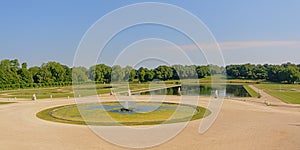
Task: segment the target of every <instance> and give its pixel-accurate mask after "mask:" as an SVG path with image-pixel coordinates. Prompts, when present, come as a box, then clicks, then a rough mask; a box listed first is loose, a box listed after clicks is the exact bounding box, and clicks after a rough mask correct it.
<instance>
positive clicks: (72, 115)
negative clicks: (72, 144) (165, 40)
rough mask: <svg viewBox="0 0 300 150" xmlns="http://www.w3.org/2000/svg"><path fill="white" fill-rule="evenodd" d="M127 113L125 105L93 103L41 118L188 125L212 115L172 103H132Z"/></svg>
mask: <svg viewBox="0 0 300 150" xmlns="http://www.w3.org/2000/svg"><path fill="white" fill-rule="evenodd" d="M126 109H128V110H126V111H125V110H124V105H123V104H122V102H103V103H89V104H78V105H66V106H60V107H54V108H50V109H46V110H43V111H41V112H39V113H38V114H37V116H38V117H39V118H41V119H45V120H51V121H56V122H63V123H72V124H88V125H105V126H119V125H153V124H162V123H176V122H186V121H190V120H195V119H200V118H203V117H206V116H207V115H209V114H210V111H209V110H207V109H205V108H203V107H200V106H194V105H187V104H178V103H169V102H163V103H159V102H129V108H126ZM45 116H46V117H45Z"/></svg>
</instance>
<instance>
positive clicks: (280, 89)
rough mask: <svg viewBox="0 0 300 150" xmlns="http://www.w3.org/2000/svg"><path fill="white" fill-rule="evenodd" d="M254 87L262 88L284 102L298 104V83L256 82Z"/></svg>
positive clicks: (299, 98)
mask: <svg viewBox="0 0 300 150" xmlns="http://www.w3.org/2000/svg"><path fill="white" fill-rule="evenodd" d="M255 87H257V88H259V89H262V90H264V91H265V92H267V93H268V94H270V95H272V96H274V97H276V98H278V99H280V100H282V101H283V102H285V103H290V104H300V85H299V84H276V83H265V84H256V85H255Z"/></svg>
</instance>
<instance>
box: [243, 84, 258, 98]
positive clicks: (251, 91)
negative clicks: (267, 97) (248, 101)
mask: <svg viewBox="0 0 300 150" xmlns="http://www.w3.org/2000/svg"><path fill="white" fill-rule="evenodd" d="M243 87H244V88H245V90H246V91H247V92H248V93H249V94H250V96H251V97H258V93H257V92H256V91H254V90H253V89H251V88H250V87H249V86H248V85H246V84H245V85H243Z"/></svg>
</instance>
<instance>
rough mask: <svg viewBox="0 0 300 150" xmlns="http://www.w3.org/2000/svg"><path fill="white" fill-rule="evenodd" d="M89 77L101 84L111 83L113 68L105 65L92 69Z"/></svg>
mask: <svg viewBox="0 0 300 150" xmlns="http://www.w3.org/2000/svg"><path fill="white" fill-rule="evenodd" d="M88 77H89V79H91V80H94V81H96V82H99V83H104V82H105V83H109V82H110V80H111V68H110V67H109V66H106V65H105V64H98V65H94V66H92V67H90V69H89V72H88Z"/></svg>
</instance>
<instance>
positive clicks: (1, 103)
mask: <svg viewBox="0 0 300 150" xmlns="http://www.w3.org/2000/svg"><path fill="white" fill-rule="evenodd" d="M11 103H15V102H0V105H4V104H11Z"/></svg>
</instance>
